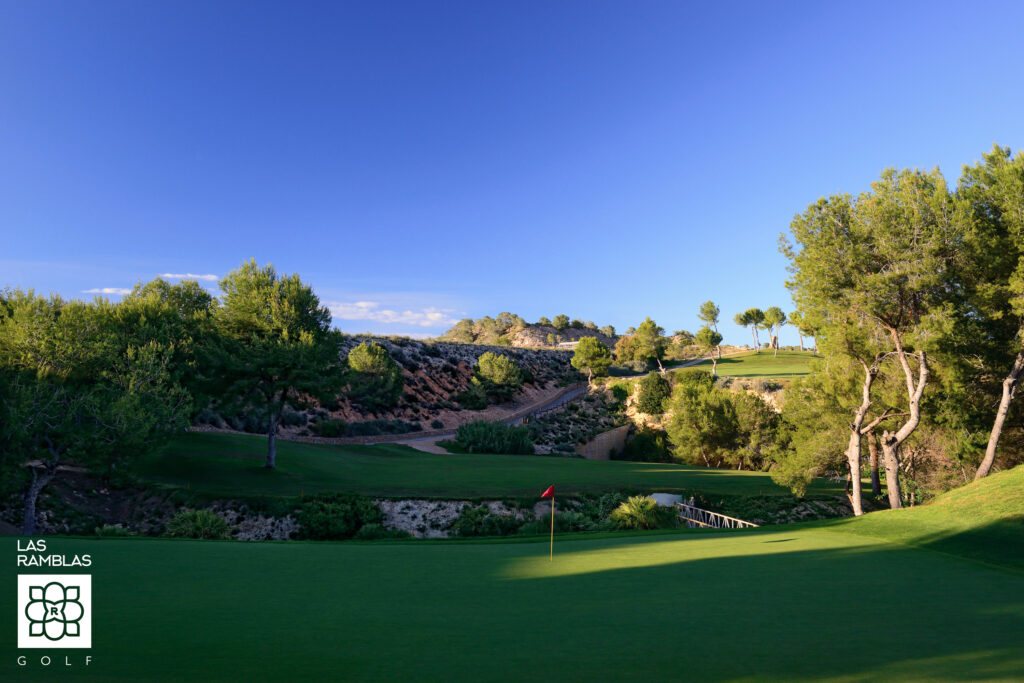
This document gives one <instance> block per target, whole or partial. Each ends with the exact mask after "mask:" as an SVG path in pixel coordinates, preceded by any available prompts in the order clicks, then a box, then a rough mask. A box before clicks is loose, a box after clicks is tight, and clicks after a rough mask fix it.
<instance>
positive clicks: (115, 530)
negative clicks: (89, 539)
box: [95, 524, 135, 537]
mask: <svg viewBox="0 0 1024 683" xmlns="http://www.w3.org/2000/svg"><path fill="white" fill-rule="evenodd" d="M95 531H96V535H97V536H103V537H118V536H134V535H135V534H134V533H133V532H132V531H131V529H127V528H125V527H123V526H121V525H120V524H104V525H103V526H98V527H96V529H95Z"/></svg>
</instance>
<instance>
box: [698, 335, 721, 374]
mask: <svg viewBox="0 0 1024 683" xmlns="http://www.w3.org/2000/svg"><path fill="white" fill-rule="evenodd" d="M693 341H694V343H695V344H696V345H697V347H698V348H699V349H700V350H701V352H702V353H706V354H708V357H709V358H711V375H712V377H718V359H717V358H715V349H717V348H718V345H719V344H721V343H722V335H720V334H718V332H716V331H715V330H713V329H711V328H710V327H708V326H707V325H705V326H704V327H702V328H700V330H698V331H697V336H696V337H695V338H694V340H693Z"/></svg>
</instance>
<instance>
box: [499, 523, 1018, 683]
mask: <svg viewBox="0 0 1024 683" xmlns="http://www.w3.org/2000/svg"><path fill="white" fill-rule="evenodd" d="M817 536H820V534H819V535H817ZM959 536H962V535H960V534H954V535H950V536H947V537H946V538H944V539H941V540H940V539H936V540H935V541H934V542H929V543H931V544H933V545H935V546H936V547H943V548H950V547H960V545H958V544H960V543H962V540H963V539H962V538H958V537H959ZM997 536H998V533H997V534H996V536H993V537H992V538H995V537H997ZM847 538H849V537H847ZM707 540H708V541H711V543H709V544H708V545H709V548H707V552H708V553H717V556H710V555H709V556H703V557H702V556H700V555H701V552H702V549H701V548H699V547H698V546H697V545H696V544H697V543H699V542H696V541H681V542H682V543H687V544H688V545H689V544H694V545H693V546H692V552H686V553H672V552H671V551H670V550H669V549H668V548H667V547H666V548H659V547H657V546H651V547H648V548H643V547H641V546H640V545H633V544H626V545H622V544H620V545H618V546H617V547H616V548H614V549H611V550H610V551H609V552H607V553H606V555H607V556H605V557H602V556H601V553H600V551H599V552H598V553H597V554H595V555H591V553H588V552H587V551H581V552H579V553H578V554H575V555H574V556H570V557H563V558H558V557H556V558H555V562H554V563H547V562H546V558H539V559H529V560H520V561H518V562H514V563H510V565H508V566H507V567H506V571H507V574H506V576H507V578H511V579H512V580H513V582H515V583H521V582H526V583H529V584H532V585H535V586H536V588H535V589H534V590H535V591H536V592H537V593H538V594H540V593H541V592H548V593H551V594H555V595H558V596H559V600H558V603H559V607H561V608H566V609H570V608H571V609H572V610H573V611H574V613H573V618H574V621H576V622H577V623H578V624H585V625H586V626H585V627H582V630H580V629H577V630H574V632H573V636H572V638H571V639H570V642H569V643H564V644H563V651H564V654H565V656H566V657H567V658H568V659H570V660H571V661H574V662H586V664H585V665H584V667H585V669H582V670H589V673H588V674H587V675H592V676H596V677H601V676H602V673H601V672H602V671H604V672H605V673H604V675H605V676H608V675H610V674H609V673H608V672H609V671H615V669H614V668H613V667H615V666H616V661H617V659H616V658H621V657H623V656H626V657H628V658H629V661H630V666H631V668H630V670H629V671H628V672H625V671H622V670H621V669H620V670H618V672H617V673H618V675H628V676H629V677H630V678H642V677H648V676H649V677H653V678H655V679H658V678H663V677H664V676H665V675H666V674H667V672H672V671H675V672H678V675H679V676H681V677H684V678H686V679H690V680H720V679H732V678H755V679H776V680H793V679H805V678H811V679H850V680H863V679H876V678H895V679H904V680H927V679H932V680H979V679H985V678H998V679H1017V678H1021V677H1024V639H1022V638H1021V634H1022V633H1024V576H1021V575H1018V574H1016V573H1009V572H1000V571H992V570H991V569H988V568H986V567H984V566H981V565H978V564H976V563H971V562H961V561H957V560H955V559H953V558H949V557H945V556H943V555H940V554H937V553H931V552H923V551H920V550H917V549H913V548H905V547H900V546H893V545H890V544H873V543H870V542H868V539H864V541H865V543H864V544H863V545H857V546H847V547H843V546H841V545H837V546H836V547H831V548H819V549H809V548H806V547H805V546H806V545H807V541H808V539H807V538H806V537H802V538H793V539H790V538H787V539H777V540H778V541H782V540H788V541H798V544H799V545H800V546H804V547H800V548H796V547H792V548H790V547H789V546H779V548H780V549H779V550H777V551H774V550H773V551H764V548H765V546H764V545H763V544H764V543H771V542H774V541H775V540H776V539H768V540H765V541H761V542H760V543H758V542H757V541H756V540H755V539H754V538H751V537H749V536H748V537H747V539H746V540H747V541H748V543H747V544H746V545H748V546H750V547H742V544H741V543H729V542H728V541H727V542H726V543H714V541H716V540H721V538H720V537H719V538H718V539H714V538H710V537H709V538H708V539H707ZM818 540H820V539H818ZM825 543H828V541H825ZM951 544H953V545H951ZM666 545H667V544H666ZM715 546H718V547H715ZM783 548H785V549H783ZM759 550H760V552H759ZM588 555H590V556H589V557H588ZM631 555H636V556H635V557H631ZM672 555H675V556H676V557H675V558H673V557H672ZM680 555H682V556H683V557H680ZM631 561H632V562H634V566H626V567H622V566H618V567H616V566H614V565H615V564H616V563H618V564H628V563H629V562H631ZM560 562H561V563H562V566H559V563H560ZM545 565H547V566H545ZM602 565H604V566H602ZM570 606H571V607H570ZM602 619H604V620H608V619H611V620H614V623H615V624H617V627H616V628H615V629H613V633H614V635H613V636H610V635H609V634H608V633H607V632H606V629H601V628H599V627H596V626H593V624H595V623H596V624H601V623H602ZM604 625H605V626H607V625H608V622H607V621H604ZM603 632H604V633H605V636H604V637H606V638H607V637H610V638H611V639H610V640H609V641H607V642H602V635H601V634H602V633H603ZM671 644H677V646H675V647H673V646H672V645H671ZM572 671H573V672H574V673H576V674H577V675H579V673H580V671H581V669H574V670H572ZM561 673H564V674H568V673H569V670H568V669H566V670H564V671H562V672H561ZM612 676H613V677H614V675H612Z"/></svg>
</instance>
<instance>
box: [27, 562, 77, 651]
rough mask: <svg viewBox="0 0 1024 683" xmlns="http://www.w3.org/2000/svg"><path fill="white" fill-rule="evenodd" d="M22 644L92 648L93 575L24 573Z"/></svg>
mask: <svg viewBox="0 0 1024 683" xmlns="http://www.w3.org/2000/svg"><path fill="white" fill-rule="evenodd" d="M18 647H19V648H59V647H92V576H91V575H89V574H20V575H19V576H18Z"/></svg>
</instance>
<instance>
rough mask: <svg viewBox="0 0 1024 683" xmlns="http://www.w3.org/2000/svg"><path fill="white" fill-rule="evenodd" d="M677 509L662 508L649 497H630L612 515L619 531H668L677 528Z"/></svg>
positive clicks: (611, 517)
mask: <svg viewBox="0 0 1024 683" xmlns="http://www.w3.org/2000/svg"><path fill="white" fill-rule="evenodd" d="M675 518H676V514H675V509H674V508H669V507H661V506H660V505H658V504H657V503H656V502H654V499H653V498H650V497H648V496H630V497H629V499H628V500H626V502H625V503H622V504H621V505H619V507H617V508H615V510H614V511H613V512H612V514H611V515H610V519H611V520H612V522H614V523H615V526H617V527H618V528H619V529H667V528H669V527H672V526H675Z"/></svg>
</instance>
